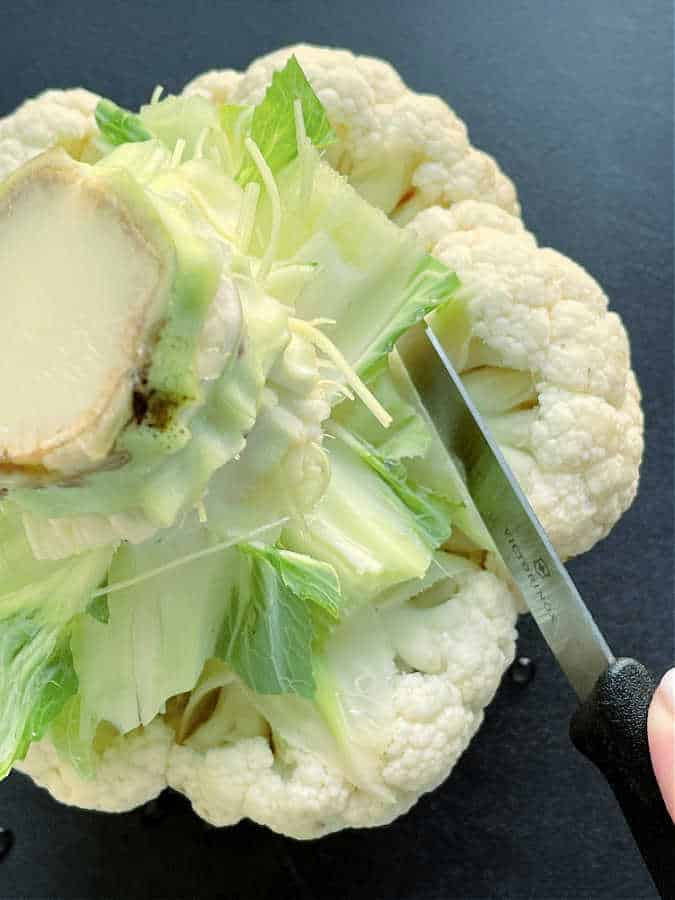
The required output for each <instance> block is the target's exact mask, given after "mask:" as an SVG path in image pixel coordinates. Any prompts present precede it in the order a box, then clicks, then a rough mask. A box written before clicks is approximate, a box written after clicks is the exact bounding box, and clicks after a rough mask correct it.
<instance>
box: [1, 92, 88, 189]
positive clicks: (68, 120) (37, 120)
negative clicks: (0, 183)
mask: <svg viewBox="0 0 675 900" xmlns="http://www.w3.org/2000/svg"><path fill="white" fill-rule="evenodd" d="M98 101H99V97H98V96H97V95H96V94H92V93H91V91H86V90H84V88H70V89H69V90H51V91H45V92H44V93H42V94H40V95H39V96H38V97H34V98H32V99H30V100H26V101H25V102H24V103H22V104H21V106H19V108H18V109H16V110H15V111H14V112H13V113H10V115H8V116H5V117H4V118H3V119H0V180H1V179H3V178H5V177H6V176H7V175H9V174H10V173H11V172H13V171H14V170H15V169H18V168H19V166H21V165H23V164H24V163H26V162H28V160H30V159H33V157H35V156H38V155H39V154H40V153H43V152H44V151H45V150H48V149H50V148H51V147H63V149H64V150H66V151H67V152H68V153H69V154H70V155H71V156H73V157H75V158H76V159H78V158H79V157H80V156H81V155H82V153H83V151H84V149H85V147H86V145H87V142H88V141H89V139H90V138H91V137H92V135H93V134H94V132H95V130H96V122H95V120H94V111H95V109H96V104H97V103H98Z"/></svg>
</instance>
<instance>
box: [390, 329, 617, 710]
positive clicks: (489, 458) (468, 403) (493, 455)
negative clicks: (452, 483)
mask: <svg viewBox="0 0 675 900" xmlns="http://www.w3.org/2000/svg"><path fill="white" fill-rule="evenodd" d="M397 349H398V351H399V354H400V355H401V357H402V360H403V362H404V364H405V367H406V369H407V371H408V374H409V375H410V377H411V379H412V381H413V383H414V385H415V389H416V390H417V393H418V395H419V398H420V401H421V402H422V404H423V406H424V407H425V409H426V410H427V412H428V414H429V416H430V417H431V419H432V421H433V423H434V426H435V428H436V430H437V432H438V434H439V436H440V438H441V440H442V441H443V442H444V444H445V447H446V449H447V450H448V452H449V453H450V454H451V455H452V456H453V457H454V459H455V460H459V462H460V463H461V466H462V468H463V469H464V472H465V474H466V480H467V484H468V487H469V493H470V494H471V497H472V499H473V501H474V503H475V505H476V508H477V510H478V512H479V513H480V515H481V518H482V519H483V522H484V523H485V526H486V527H487V529H488V531H489V532H490V535H491V537H492V540H493V541H494V543H495V546H496V547H497V550H498V551H499V553H500V555H501V557H502V559H503V561H504V564H505V565H506V568H507V569H508V571H509V572H510V574H511V576H512V578H513V580H514V582H515V584H516V586H517V587H518V590H519V591H520V593H521V594H522V596H523V599H524V600H525V603H526V604H527V607H528V609H529V610H530V612H531V613H532V615H533V617H534V619H535V621H536V622H537V625H538V626H539V628H540V630H541V633H542V634H543V636H544V638H545V640H546V642H547V643H548V645H549V647H550V648H551V650H552V651H553V653H554V655H555V657H556V659H557V660H558V663H559V664H560V667H561V668H562V670H563V672H564V673H565V675H566V676H567V678H568V680H569V682H570V684H571V685H572V687H573V688H574V690H575V692H576V694H577V696H578V697H579V698H580V699H581V700H583V699H585V698H586V697H587V696H588V695H589V694H590V693H591V691H592V689H593V687H594V685H595V683H596V681H597V680H598V678H599V676H600V675H601V674H602V673H603V672H604V671H605V670H606V669H607V667H608V666H609V664H610V663H611V662H613V660H614V656H613V654H612V652H611V650H610V649H609V646H608V645H607V642H606V640H605V638H604V637H603V635H602V633H601V631H600V629H599V628H598V626H597V625H596V623H595V621H594V620H593V617H592V616H591V614H590V612H589V610H588V608H587V607H586V604H585V603H584V601H583V600H582V598H581V596H580V595H579V592H578V591H577V589H576V587H575V586H574V583H573V581H572V579H571V578H570V576H569V574H568V572H567V570H566V569H565V567H564V566H563V564H562V562H561V560H560V558H559V557H558V554H557V553H556V552H555V550H554V549H553V546H552V544H551V542H550V540H549V539H548V537H547V535H546V532H545V531H544V529H543V527H542V526H541V524H540V522H539V520H538V519H537V517H536V515H535V513H534V511H533V509H532V507H531V506H530V504H529V502H528V500H527V498H526V497H525V495H524V493H523V491H522V489H521V488H520V486H519V484H518V481H517V480H516V478H515V476H514V474H513V472H512V471H511V469H510V468H509V465H508V463H507V462H506V460H505V459H504V456H503V454H502V452H501V451H500V449H499V447H498V446H497V444H496V442H495V440H494V438H493V437H492V436H491V435H490V432H489V430H488V428H487V426H486V425H485V423H484V422H483V420H482V418H481V415H480V413H479V412H478V410H477V409H476V407H475V405H474V403H473V402H472V400H471V397H470V396H469V394H468V392H467V390H466V388H465V387H464V385H463V383H462V380H461V378H460V377H459V375H458V374H457V372H456V371H455V368H454V366H453V365H452V363H451V362H450V360H449V359H448V356H447V354H446V353H445V351H444V350H443V347H442V346H441V344H440V342H439V341H438V339H437V338H436V336H435V335H434V333H433V331H432V330H431V329H430V328H429V327H428V326H426V325H425V324H424V323H421V324H419V325H417V326H416V327H415V328H414V329H411V330H410V331H408V332H407V334H406V335H404V336H403V337H402V338H401V339H400V340H399V342H398V344H397Z"/></svg>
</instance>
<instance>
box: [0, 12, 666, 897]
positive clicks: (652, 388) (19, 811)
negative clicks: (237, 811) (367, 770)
mask: <svg viewBox="0 0 675 900" xmlns="http://www.w3.org/2000/svg"><path fill="white" fill-rule="evenodd" d="M672 19H673V11H672V4H671V3H670V2H669V0H640V3H635V2H631V0H568V2H566V3H559V2H555V0H472V2H469V0H455V2H442V0H418V2H415V3H409V4H404V3H396V4H394V3H388V2H385V0H374V2H373V0H371V2H365V0H364V2H354V0H342V2H339V3H337V2H325V0H312V2H304V0H295V2H272V0H268V2H256V0H250V2H238V0H234V2H227V0H222V2H219V3H215V2H207V0H191V2H189V3H186V2H175V0H163V2H158V0H147V2H144V3H141V4H137V3H134V2H129V0H115V2H113V0H111V2H108V3H94V2H89V3H76V2H72V0H59V2H53V3H52V2H46V0H45V2H36V0H23V2H21V3H12V4H10V3H8V4H4V5H3V9H2V14H1V16H0V115H1V114H4V113H6V112H9V111H10V110H11V109H12V108H13V107H14V106H16V104H18V103H19V102H20V101H21V100H22V99H23V98H24V97H26V96H28V95H31V94H34V93H36V92H38V91H39V90H42V89H43V88H45V87H47V86H54V85H63V86H66V85H72V84H85V85H86V86H88V87H89V88H91V89H93V90H95V91H99V92H101V93H104V94H108V95H110V96H112V97H114V98H115V99H116V100H117V101H118V102H120V103H122V104H124V105H129V106H133V105H137V104H138V103H139V102H141V101H143V100H144V99H145V98H147V97H148V96H149V94H150V92H151V90H152V88H153V87H154V85H155V84H156V83H157V82H161V83H162V84H164V85H165V86H166V88H167V89H168V90H177V89H179V88H180V87H181V86H182V84H183V83H184V82H185V81H186V80H187V79H188V78H189V77H191V76H192V75H194V74H195V73H197V72H199V71H203V70H205V69H207V68H209V67H219V66H220V67H222V66H233V67H236V68H241V67H243V66H245V65H246V64H247V63H248V62H249V60H250V59H251V58H252V57H254V56H257V55H259V54H261V53H263V52H265V51H267V50H270V49H273V48H274V47H276V46H280V45H284V44H287V43H291V42H295V41H298V40H308V41H312V42H315V43H324V44H337V45H343V46H348V47H350V48H352V49H354V50H356V51H358V52H362V53H370V54H374V55H378V56H383V57H386V58H388V59H390V60H391V61H392V62H393V63H394V64H395V65H396V66H397V68H398V69H399V70H400V72H401V73H402V75H403V77H404V78H405V79H406V80H407V81H408V82H409V84H410V85H411V86H413V87H414V88H416V89H417V90H421V91H430V92H433V93H439V94H441V95H442V96H444V97H445V98H446V99H447V100H448V101H449V102H450V103H451V105H452V106H453V107H454V108H455V109H456V111H457V112H458V113H459V114H460V115H461V116H463V117H464V118H465V119H466V120H467V122H468V123H469V126H470V131H471V136H472V139H473V141H474V143H475V144H477V145H478V146H479V147H482V148H484V149H485V150H487V151H489V152H491V153H494V154H495V155H496V156H497V158H498V159H499V160H500V162H501V164H502V166H503V168H504V169H505V170H506V171H507V172H508V173H509V174H510V175H511V176H513V177H514V178H515V180H516V182H517V184H518V186H519V191H520V197H521V201H522V204H523V208H524V214H525V219H526V221H527V223H528V225H529V226H530V227H531V228H532V229H533V230H534V231H535V232H536V233H537V235H538V236H539V238H540V240H541V241H542V243H545V244H550V245H552V246H555V247H556V248H558V249H560V250H561V251H563V252H565V253H568V254H570V255H571V256H573V257H574V258H575V259H577V260H578V261H580V262H581V263H582V264H583V265H585V266H586V267H587V268H588V269H589V270H590V271H591V272H592V273H593V274H594V275H595V276H596V277H598V278H599V279H600V281H601V282H602V283H603V285H604V286H605V288H606V289H607V291H608V293H609V295H610V297H611V299H612V303H613V305H614V308H615V309H616V310H617V311H619V312H620V313H621V314H622V315H623V317H624V319H625V321H626V324H627V325H628V327H629V329H630V331H631V334H632V342H633V353H634V362H635V367H636V369H637V372H638V375H639V378H640V382H641V385H642V388H643V391H644V394H645V410H646V416H647V453H646V457H645V464H644V469H643V477H642V486H641V491H640V496H639V498H638V501H637V502H636V504H635V505H634V506H633V508H632V509H631V511H630V512H629V513H628V514H627V515H626V516H625V518H624V519H623V520H622V522H621V523H620V525H619V526H618V527H617V528H616V529H615V530H614V532H613V533H612V535H611V537H610V538H609V539H608V540H606V541H605V542H604V543H603V544H602V545H601V546H600V547H598V548H596V550H595V551H594V552H593V553H591V554H590V555H589V556H587V557H585V558H583V559H581V560H578V561H576V562H575V563H573V564H572V566H571V569H572V572H573V575H574V577H575V579H576V581H577V584H578V586H579V588H580V589H581V592H582V594H583V595H584V596H585V597H586V598H587V600H588V602H589V603H590V604H591V605H592V608H593V610H594V612H595V615H596V617H597V619H598V621H599V623H600V624H601V626H602V627H603V629H604V630H605V632H606V634H607V637H608V639H609V641H610V644H611V645H612V646H613V648H614V649H615V650H616V651H617V652H621V653H626V654H635V655H639V656H640V657H641V658H642V659H643V660H644V661H645V662H646V663H647V664H649V665H651V666H652V667H653V668H654V670H655V671H656V672H659V673H660V672H662V671H663V670H664V669H665V668H666V666H667V665H668V664H669V663H670V662H672V660H673V656H674V654H673V609H672V598H673V570H672V547H673V518H672V503H673V500H672V498H673V460H672V442H671V437H672V401H673V387H672V384H673V381H672V346H673V343H672V340H673V322H672V300H673V298H672V292H673V268H672V252H673V243H672V238H673V212H672V174H673V172H672V149H673V148H672V113H673V110H672V105H673V103H672V100H673V97H672V44H671V41H672V32H673V27H672V26H673V22H672ZM0 328H1V323H0ZM520 652H521V653H524V654H527V655H528V656H531V657H533V658H534V659H535V660H536V662H537V674H536V678H535V679H534V681H533V682H532V683H531V684H530V685H529V686H519V685H517V684H514V683H513V682H510V681H508V680H507V681H505V683H504V685H503V686H502V689H501V691H500V693H499V694H498V696H497V698H496V700H495V702H494V703H493V705H492V706H491V708H490V709H489V711H488V714H487V718H486V723H485V726H484V727H483V729H482V730H481V731H480V733H479V735H478V737H477V738H476V740H475V741H474V742H473V744H472V745H471V747H470V749H469V750H468V751H467V753H466V754H465V756H464V757H463V759H462V760H461V762H460V764H459V765H458V766H457V768H456V770H455V772H454V774H453V775H452V777H451V778H450V780H449V781H448V782H447V783H446V784H445V785H444V786H443V787H442V788H441V789H439V790H438V791H436V792H435V793H433V794H432V795H430V796H427V797H425V798H424V799H423V800H422V801H421V802H420V803H419V804H418V806H417V807H416V808H415V809H414V811H413V812H412V813H410V814H409V815H408V816H406V817H405V818H403V819H402V820H400V821H398V822H396V823H395V824H393V825H392V826H390V827H388V828H385V829H381V830H379V831H374V832H362V833H343V834H340V835H336V836H333V837H330V838H327V839H324V840H322V841H320V842H313V843H310V844H301V843H295V842H293V841H289V840H286V839H283V838H281V837H278V836H276V835H273V834H271V833H269V832H267V831H265V830H264V829H261V828H258V827H256V826H254V825H251V824H249V823H245V824H242V825H240V826H238V827H237V828H234V829H229V830H226V831H216V830H212V829H208V828H205V827H204V826H203V825H202V824H200V823H199V822H198V820H197V819H196V818H195V817H194V816H193V815H192V814H191V812H190V810H189V807H188V805H187V804H186V803H185V802H184V801H182V800H181V799H180V798H178V797H176V796H172V795H168V796H166V798H165V799H164V800H163V801H161V802H159V803H158V804H157V805H155V806H154V807H153V808H151V809H150V810H148V811H146V812H145V813H144V814H142V813H140V812H137V813H132V814H129V815H126V816H120V817H108V816H104V815H96V814H91V813H84V812H77V811H75V810H70V809H65V808H62V807H60V806H58V805H57V804H55V803H54V802H53V801H51V800H50V799H49V797H48V796H47V795H46V794H45V793H44V792H42V791H39V790H37V789H36V788H34V787H32V786H31V785H30V783H29V782H28V781H27V780H26V779H24V778H23V777H21V776H19V775H17V774H15V775H13V776H11V777H10V778H9V780H8V781H7V782H5V783H4V784H3V785H2V786H0V825H3V826H5V827H7V828H11V829H12V830H13V831H14V832H15V834H16V843H15V846H14V848H13V849H12V851H11V853H10V854H9V855H8V856H7V858H6V859H5V861H4V862H3V863H2V864H1V865H0V896H1V897H2V898H11V897H30V898H37V897H53V898H71V897H72V898H74V897H92V898H93V897H125V898H137V897H138V898H141V897H143V898H155V897H188V896H189V897H212V896H228V897H231V898H254V897H255V898H258V900H265V898H274V900H290V898H294V900H295V898H297V900H305V898H325V900H333V898H335V900H337V898H345V897H349V898H351V900H361V898H363V900H441V898H443V900H455V898H457V900H459V898H462V900H465V898H513V900H525V898H572V897H581V896H583V897H589V898H630V900H638V898H648V897H653V896H655V894H654V891H653V888H652V886H651V884H650V881H649V879H648V877H647V875H646V874H645V872H644V870H643V869H642V866H641V863H640V860H639V857H638V854H637V852H636V850H635V849H634V847H633V845H632V843H631V839H630V837H629V835H628V833H627V831H626V828H625V826H624V825H623V822H622V820H621V818H620V816H619V814H618V812H617V810H616V808H615V805H614V802H613V799H612V797H611V796H610V794H609V791H608V789H607V788H606V787H605V786H604V785H603V783H602V782H601V780H600V778H599V777H596V774H595V772H594V771H593V770H592V768H591V766H590V764H588V763H586V762H585V761H584V760H582V759H581V758H577V756H576V754H575V753H574V751H573V750H572V749H571V748H570V745H569V742H568V737H567V723H568V719H569V717H570V714H571V713H572V710H573V707H574V700H573V697H572V694H571V692H570V690H569V689H568V687H567V686H566V684H565V682H564V680H563V678H562V676H561V675H560V673H559V672H558V670H557V669H556V667H555V665H554V663H553V661H552V660H551V658H550V657H549V655H548V653H547V651H546V649H545V647H544V646H543V644H542V641H541V639H540V637H539V636H538V634H537V632H536V629H535V628H534V627H533V625H532V623H531V622H530V621H528V620H523V622H522V625H521V640H520ZM673 852H675V848H673Z"/></svg>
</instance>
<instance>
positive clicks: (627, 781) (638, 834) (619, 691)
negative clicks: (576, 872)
mask: <svg viewBox="0 0 675 900" xmlns="http://www.w3.org/2000/svg"><path fill="white" fill-rule="evenodd" d="M655 689H656V683H655V681H654V678H653V677H652V675H651V673H650V672H649V670H648V669H646V668H645V667H644V666H643V665H642V663H639V662H637V661H636V660H634V659H617V660H616V661H615V662H613V663H612V664H611V665H610V666H609V668H608V669H607V671H606V672H605V673H604V674H602V675H601V676H600V678H599V679H598V681H597V683H596V685H595V687H594V689H593V692H592V693H591V695H590V696H589V697H588V698H587V699H586V700H584V702H583V703H582V704H581V705H580V706H579V709H578V710H577V711H576V713H575V714H574V716H573V718H572V724H571V727H570V736H571V738H572V742H573V743H574V745H575V747H576V748H577V749H578V750H580V751H581V752H582V753H583V754H584V756H587V757H588V759H590V760H591V761H592V762H594V763H595V765H596V766H597V767H598V768H599V769H600V771H601V772H602V774H603V775H604V776H605V778H606V779H607V781H608V783H609V785H610V787H611V788H612V790H613V791H614V794H615V795H616V799H617V800H618V801H619V805H620V806H621V809H622V811H623V814H624V816H625V818H626V822H627V823H628V825H629V826H630V829H631V831H632V832H633V837H634V838H635V841H636V843H637V845H638V847H639V848H640V853H641V854H642V857H643V859H644V861H645V863H646V864H647V868H648V869H649V872H650V873H651V876H652V878H653V879H654V883H655V885H656V887H657V890H658V891H659V893H660V895H661V897H663V898H664V900H675V825H674V824H673V821H672V820H671V818H670V816H669V815H668V811H667V809H666V806H665V804H664V802H663V798H662V797H661V792H660V791H659V787H658V784H657V782H656V777H655V776H654V771H653V769H652V764H651V759H650V756H649V745H648V741H647V715H648V712H649V705H650V703H651V700H652V697H653V696H654V691H655ZM674 739H675V735H674Z"/></svg>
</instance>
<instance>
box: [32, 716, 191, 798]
mask: <svg viewBox="0 0 675 900" xmlns="http://www.w3.org/2000/svg"><path fill="white" fill-rule="evenodd" d="M173 740H174V733H173V731H172V730H171V728H169V726H168V725H167V724H166V723H165V722H164V720H163V719H161V718H157V719H155V721H154V722H151V723H150V725H148V727H147V728H139V729H138V730H137V731H134V732H132V733H131V734H128V735H117V736H116V737H114V738H113V739H112V740H111V741H110V743H109V744H108V746H107V747H106V748H105V750H103V752H102V753H101V754H100V756H99V760H98V765H97V769H96V777H95V778H91V779H90V778H82V777H81V776H80V775H79V774H78V773H77V772H76V770H75V769H74V768H73V766H71V765H70V764H69V763H66V762H64V761H63V760H62V759H60V757H59V755H58V753H57V752H56V750H55V748H54V746H53V745H52V744H51V742H50V741H48V740H43V741H39V742H38V743H33V744H31V746H30V749H29V751H28V755H27V756H26V759H25V760H23V762H21V763H18V764H17V765H16V768H17V769H19V771H21V772H25V773H26V774H27V775H30V777H31V778H32V779H33V781H35V782H36V783H37V784H39V785H40V786H41V787H44V788H47V790H48V791H49V792H50V794H52V795H53V796H54V797H55V798H56V799H57V800H60V801H61V803H67V804H69V805H70V806H81V807H84V808H85V809H98V810H102V811H105V812H126V811H127V810H130V809H134V808H135V807H137V806H141V805H142V804H143V803H147V802H148V801H149V800H153V799H154V798H155V797H157V796H158V795H159V794H161V793H162V791H163V790H164V788H165V787H166V786H167V781H166V769H167V763H168V759H169V752H170V749H171V747H172V745H173Z"/></svg>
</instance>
